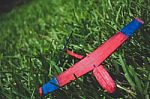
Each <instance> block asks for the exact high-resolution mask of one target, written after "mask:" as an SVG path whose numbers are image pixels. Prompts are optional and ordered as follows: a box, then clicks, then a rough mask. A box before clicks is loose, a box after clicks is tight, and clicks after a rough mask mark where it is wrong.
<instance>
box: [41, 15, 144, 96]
mask: <svg viewBox="0 0 150 99" xmlns="http://www.w3.org/2000/svg"><path fill="white" fill-rule="evenodd" d="M142 24H144V22H143V21H142V20H140V19H138V18H135V19H134V20H132V21H131V22H130V23H129V24H127V25H126V26H125V27H124V28H123V29H122V30H121V31H119V32H117V33H116V34H115V35H114V36H112V37H111V38H110V39H109V40H107V41H106V42H105V43H103V44H102V45H101V46H99V47H98V48H97V49H96V50H95V51H93V52H92V53H90V54H88V55H87V56H86V57H83V56H82V55H78V54H75V53H73V52H71V51H69V50H67V53H68V54H69V55H71V56H74V57H76V58H78V59H81V60H80V61H79V62H77V63H75V64H74V65H73V66H71V67H70V68H69V69H67V70H66V71H64V72H63V73H61V74H60V75H58V76H56V77H54V78H53V79H52V80H50V81H49V82H48V83H46V84H44V85H43V86H42V87H40V88H39V93H40V95H41V96H45V95H47V94H48V93H50V92H53V91H55V90H57V89H59V88H60V87H63V86H65V85H66V84H68V83H70V82H71V81H73V80H75V79H76V78H79V77H81V76H82V75H84V74H86V73H88V72H90V71H92V72H93V74H94V76H95V78H96V79H97V81H98V83H99V84H100V85H101V86H102V88H103V89H105V90H106V91H107V92H108V93H113V92H114V91H115V89H116V85H115V82H114V80H113V79H112V78H111V77H110V75H109V74H108V72H107V71H106V70H105V68H104V67H103V66H102V65H101V64H102V62H103V61H104V60H105V59H106V58H107V57H109V56H110V55H111V54H112V53H113V52H114V51H115V50H116V49H117V48H118V47H119V46H120V45H122V43H123V42H125V41H126V40H127V39H128V37H129V36H131V35H132V34H133V33H134V32H135V31H136V30H137V29H138V28H140V27H141V25H142Z"/></svg>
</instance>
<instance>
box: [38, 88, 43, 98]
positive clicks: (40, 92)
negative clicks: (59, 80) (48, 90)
mask: <svg viewBox="0 0 150 99" xmlns="http://www.w3.org/2000/svg"><path fill="white" fill-rule="evenodd" d="M39 94H40V96H43V92H42V87H40V88H39Z"/></svg>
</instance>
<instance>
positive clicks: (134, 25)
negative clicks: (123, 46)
mask: <svg viewBox="0 0 150 99" xmlns="http://www.w3.org/2000/svg"><path fill="white" fill-rule="evenodd" d="M142 24H144V22H143V21H142V20H140V19H139V18H135V19H134V20H132V21H131V22H130V23H129V24H127V25H126V26H125V27H124V28H123V29H122V30H121V32H122V33H123V34H125V35H127V36H131V35H132V34H133V33H134V32H135V31H136V30H138V29H139V28H140V27H141V26H142Z"/></svg>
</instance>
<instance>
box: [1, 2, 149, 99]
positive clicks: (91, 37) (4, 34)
mask: <svg viewBox="0 0 150 99" xmlns="http://www.w3.org/2000/svg"><path fill="white" fill-rule="evenodd" d="M149 4H150V1H149V0H146V1H145V0H135V1H131V0H113V1H111V0H101V1H98V0H82V1H81V0H79V1H76V0H70V1H65V0H57V1H56V0H45V1H42V0H33V1H32V2H30V3H29V4H28V5H24V6H21V7H18V8H15V9H14V10H12V11H11V12H9V13H7V14H4V15H1V16H0V32H1V36H0V78H1V80H0V98H1V99H39V98H40V97H39V94H38V88H39V87H40V86H41V85H42V84H44V83H45V82H47V81H48V80H49V79H50V78H52V77H53V76H54V75H57V74H59V73H60V72H62V71H63V70H65V69H67V68H69V67H70V66H71V65H72V64H74V63H75V62H77V61H78V60H76V59H72V58H71V57H70V56H68V55H66V54H64V55H63V56H62V59H63V60H62V61H61V63H57V61H58V55H59V53H60V51H61V49H62V48H63V44H64V42H65V39H66V37H67V36H68V35H69V33H70V32H72V31H73V36H72V38H71V40H70V43H69V44H68V48H69V49H72V50H73V51H74V52H77V53H79V54H83V55H86V53H89V52H92V51H93V50H94V49H95V48H97V47H98V46H99V45H101V44H102V43H103V42H104V41H106V40H107V39H108V38H109V37H111V36H112V35H113V34H114V33H115V32H117V31H119V30H120V29H121V28H122V27H123V26H124V25H125V24H127V23H128V22H130V21H131V19H132V18H133V17H139V18H141V19H143V20H144V22H145V25H144V26H143V27H142V28H140V30H138V31H137V32H136V33H135V34H134V35H133V37H131V38H130V39H129V40H128V41H127V42H126V43H125V44H124V45H123V46H122V47H120V48H119V50H118V51H117V52H115V53H114V54H112V56H110V57H109V58H108V59H107V60H106V61H105V62H104V65H105V67H106V68H107V70H108V71H109V73H110V74H111V75H112V77H113V78H114V80H115V81H116V83H117V91H116V92H115V93H114V94H108V93H106V92H104V91H103V90H102V88H101V87H100V86H99V85H98V83H97V81H96V80H95V78H94V77H93V76H91V74H90V73H89V74H86V75H85V76H83V77H81V78H80V79H78V80H76V81H75V82H72V83H71V84H69V85H67V86H65V87H64V88H62V89H61V90H58V91H56V92H54V93H51V94H49V95H48V96H46V97H45V98H47V99H107V98H110V99H113V98H120V99H124V98H125V99H131V98H142V99H149V97H150V96H149V95H150V85H149V82H150V67H149V63H150V57H149V56H150V44H149V42H150V36H149V31H150V20H149V17H150V13H149V12H150V6H149Z"/></svg>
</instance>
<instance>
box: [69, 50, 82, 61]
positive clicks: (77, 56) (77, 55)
mask: <svg viewBox="0 0 150 99" xmlns="http://www.w3.org/2000/svg"><path fill="white" fill-rule="evenodd" d="M67 53H68V54H69V55H71V56H73V57H75V58H78V59H82V58H83V56H82V55H79V54H76V53H74V52H72V51H70V50H67Z"/></svg>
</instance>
